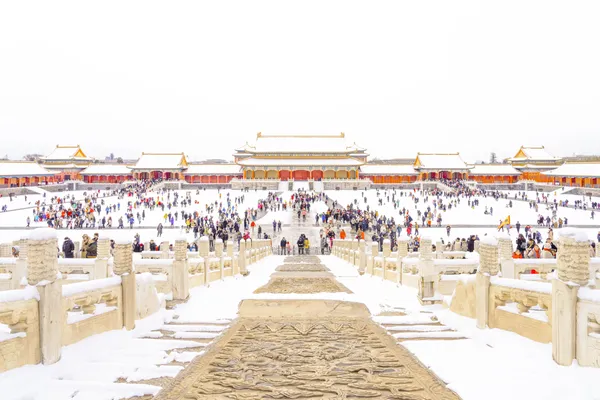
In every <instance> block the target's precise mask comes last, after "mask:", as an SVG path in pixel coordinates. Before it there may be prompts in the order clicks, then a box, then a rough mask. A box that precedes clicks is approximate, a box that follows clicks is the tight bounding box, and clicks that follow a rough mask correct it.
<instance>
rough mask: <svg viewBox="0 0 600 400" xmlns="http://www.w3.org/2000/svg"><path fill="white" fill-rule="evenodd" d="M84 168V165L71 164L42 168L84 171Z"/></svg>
mask: <svg viewBox="0 0 600 400" xmlns="http://www.w3.org/2000/svg"><path fill="white" fill-rule="evenodd" d="M85 167H86V166H85V165H75V164H73V163H70V164H44V168H46V169H50V170H55V169H59V170H67V169H84V168H85Z"/></svg>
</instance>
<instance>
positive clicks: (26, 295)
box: [0, 288, 41, 372]
mask: <svg viewBox="0 0 600 400" xmlns="http://www.w3.org/2000/svg"><path fill="white" fill-rule="evenodd" d="M36 296H37V289H35V288H26V289H17V290H8V291H5V292H2V293H1V294H0V324H3V325H6V326H7V327H8V328H9V329H10V333H6V334H4V333H0V372H4V371H7V370H9V369H13V368H18V367H21V366H23V365H27V364H38V363H39V362H40V361H41V352H40V321H39V311H38V300H37V299H36V298H35V297H36Z"/></svg>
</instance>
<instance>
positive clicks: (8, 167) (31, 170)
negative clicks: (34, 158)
mask: <svg viewBox="0 0 600 400" xmlns="http://www.w3.org/2000/svg"><path fill="white" fill-rule="evenodd" d="M53 175H54V172H52V171H48V170H47V169H45V168H44V167H42V166H41V165H40V164H38V163H36V162H25V161H2V162H0V177H3V178H16V177H20V176H53Z"/></svg>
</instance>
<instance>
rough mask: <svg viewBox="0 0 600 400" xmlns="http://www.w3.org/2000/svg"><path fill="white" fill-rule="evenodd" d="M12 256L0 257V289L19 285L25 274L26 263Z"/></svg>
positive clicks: (14, 287) (10, 288)
mask: <svg viewBox="0 0 600 400" xmlns="http://www.w3.org/2000/svg"><path fill="white" fill-rule="evenodd" d="M18 261H19V260H18V259H16V258H13V257H5V258H0V291H2V290H13V289H19V288H20V287H21V279H23V277H24V276H25V274H26V268H27V267H26V265H25V263H23V262H18Z"/></svg>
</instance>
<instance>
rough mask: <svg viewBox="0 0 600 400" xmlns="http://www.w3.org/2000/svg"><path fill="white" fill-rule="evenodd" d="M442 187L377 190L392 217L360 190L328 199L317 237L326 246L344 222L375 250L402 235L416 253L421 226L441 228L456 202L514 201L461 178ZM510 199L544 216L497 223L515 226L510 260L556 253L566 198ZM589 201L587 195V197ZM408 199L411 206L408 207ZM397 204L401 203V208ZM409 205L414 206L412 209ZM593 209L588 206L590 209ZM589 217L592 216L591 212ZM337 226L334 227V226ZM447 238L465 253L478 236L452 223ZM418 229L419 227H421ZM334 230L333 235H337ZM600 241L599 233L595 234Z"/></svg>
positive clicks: (521, 195)
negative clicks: (459, 233) (456, 231)
mask: <svg viewBox="0 0 600 400" xmlns="http://www.w3.org/2000/svg"><path fill="white" fill-rule="evenodd" d="M444 183H445V184H446V185H447V186H449V187H451V188H453V190H452V191H442V190H439V189H437V188H436V189H432V190H417V189H416V188H415V189H413V190H410V191H406V190H395V189H389V190H377V191H376V196H377V199H376V203H377V205H379V206H383V205H391V206H393V209H394V210H395V211H396V210H397V215H395V216H394V215H381V214H380V213H379V212H378V211H376V210H373V209H372V208H371V205H370V204H369V203H368V198H367V196H366V193H365V192H361V195H360V198H356V199H354V200H353V201H352V202H351V203H350V204H347V205H345V206H344V205H341V204H339V203H338V202H337V201H335V200H332V199H329V198H328V199H327V201H328V203H329V209H328V210H327V212H325V213H322V214H320V215H317V216H316V221H315V222H316V223H317V224H322V225H323V227H324V228H323V229H322V230H321V238H323V237H326V238H327V239H326V240H325V241H324V242H325V243H328V245H329V246H331V245H332V240H333V238H335V237H339V238H342V239H344V238H346V237H347V235H348V232H345V231H344V229H341V227H342V225H349V226H350V231H351V232H352V235H353V237H354V238H360V239H362V240H365V238H366V239H370V240H371V241H374V242H378V243H379V246H380V250H382V249H383V241H384V240H386V239H388V240H390V242H391V246H392V248H396V247H397V242H398V238H399V237H400V236H402V235H406V237H407V238H408V240H409V248H410V250H412V251H416V250H418V248H419V242H420V239H419V238H420V233H422V229H423V227H428V228H429V227H442V223H443V220H444V218H443V215H444V213H446V212H448V211H450V210H452V208H456V207H458V206H459V205H460V204H461V202H466V203H467V206H468V207H469V208H471V209H473V210H475V209H477V208H479V207H481V206H480V200H481V199H485V198H493V199H495V200H499V199H504V200H508V202H507V203H506V207H507V208H512V206H513V199H512V198H509V194H508V193H505V192H500V191H497V190H494V191H492V190H489V191H485V190H480V189H477V188H474V187H471V186H468V185H466V184H464V183H462V182H460V181H445V182H444ZM361 200H362V204H361ZM514 200H515V201H526V202H529V207H530V209H531V210H532V211H533V212H535V213H539V211H540V208H541V207H545V210H546V211H547V212H548V214H547V215H545V216H544V215H543V214H541V213H539V214H538V218H537V220H535V222H536V223H537V225H538V226H536V227H534V226H535V224H528V225H525V226H524V227H523V228H524V229H523V233H521V227H522V226H521V224H520V222H518V221H517V223H516V225H510V224H504V223H503V221H502V220H501V221H500V224H499V226H498V230H499V231H500V230H502V231H504V230H505V229H506V230H507V231H510V230H511V229H516V231H517V235H518V239H517V240H516V241H515V249H516V250H515V253H514V255H513V257H515V258H553V257H556V249H557V246H556V243H555V242H554V235H553V230H554V229H555V228H562V227H564V226H567V225H568V218H567V217H565V216H563V217H560V216H559V215H558V213H559V207H568V206H569V205H570V204H569V201H568V200H564V201H558V200H557V199H556V198H555V199H554V200H553V201H551V200H550V198H549V196H547V195H546V194H544V193H538V194H537V195H536V198H535V200H530V199H528V195H527V193H526V192H517V193H515V194H514ZM590 201H591V198H590ZM406 203H408V204H409V205H410V206H407V205H406ZM401 204H405V205H404V206H401ZM586 204H587V202H585V201H576V202H575V204H574V205H572V206H574V207H575V208H579V209H584V210H585V209H586V207H587V205H586ZM412 205H414V209H413V208H412ZM592 205H593V206H592V208H594V209H595V208H597V207H599V205H600V203H596V202H593V203H592ZM592 212H593V210H592ZM483 213H484V214H486V215H493V213H494V208H493V207H491V206H489V207H488V206H487V205H486V206H485V209H484V211H483ZM592 218H593V214H592ZM336 227H337V229H335V228H336ZM445 228H446V238H443V237H441V238H440V241H441V243H443V245H444V250H447V251H455V250H460V251H468V252H472V251H474V249H475V242H477V241H478V240H479V236H478V234H476V233H474V234H472V235H469V236H468V237H466V238H458V237H457V238H455V239H454V240H452V239H450V238H451V231H452V226H451V225H449V224H448V225H446V226H445ZM540 228H545V229H547V233H546V237H545V238H544V237H543V236H542V230H541V229H540ZM420 230H421V231H420ZM336 232H337V234H336ZM598 240H599V241H600V233H599V235H598ZM595 248H596V246H595V243H594V242H593V241H591V242H590V254H592V255H593V256H595Z"/></svg>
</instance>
